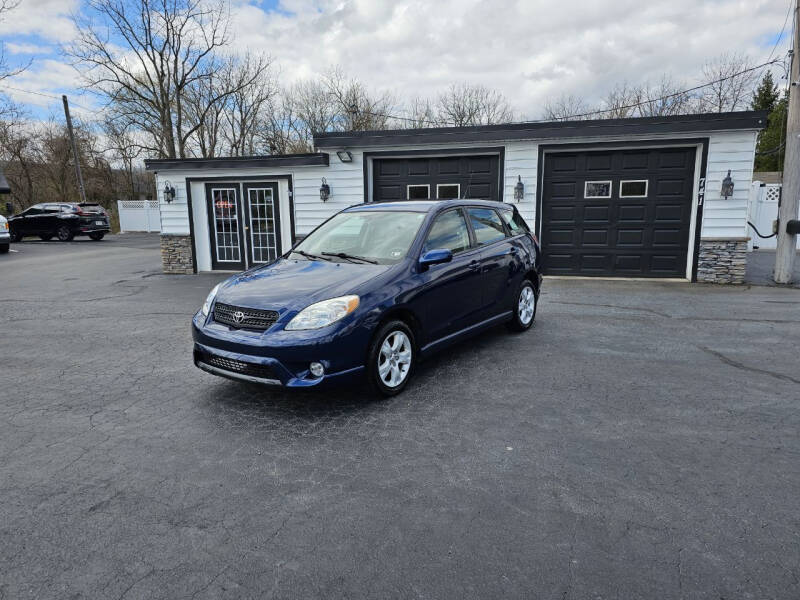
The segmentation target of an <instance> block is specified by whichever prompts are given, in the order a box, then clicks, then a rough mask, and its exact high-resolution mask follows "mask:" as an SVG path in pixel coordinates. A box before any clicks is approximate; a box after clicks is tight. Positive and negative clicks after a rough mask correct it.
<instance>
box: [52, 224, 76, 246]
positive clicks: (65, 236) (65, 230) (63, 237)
mask: <svg viewBox="0 0 800 600" xmlns="http://www.w3.org/2000/svg"><path fill="white" fill-rule="evenodd" d="M56 235H57V236H58V239H59V240H60V241H62V242H69V241H71V240H72V238H73V237H75V235H74V234H73V233H72V230H71V229H70V228H69V227H67V226H66V225H62V226H61V227H59V228H58V229H56Z"/></svg>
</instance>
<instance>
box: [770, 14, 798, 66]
mask: <svg viewBox="0 0 800 600" xmlns="http://www.w3.org/2000/svg"><path fill="white" fill-rule="evenodd" d="M793 7H794V0H789V8H788V9H787V10H786V18H785V19H784V20H783V27H781V32H780V33H779V34H778V39H777V40H775V45H774V46H773V47H772V52H770V53H769V58H768V59H767V61H770V60H772V55H773V54H775V49H776V48H777V47H778V44H780V43H781V38H782V37H783V32H784V31H786V23H788V22H789V15H790V14H792V8H793ZM792 31H794V22H792Z"/></svg>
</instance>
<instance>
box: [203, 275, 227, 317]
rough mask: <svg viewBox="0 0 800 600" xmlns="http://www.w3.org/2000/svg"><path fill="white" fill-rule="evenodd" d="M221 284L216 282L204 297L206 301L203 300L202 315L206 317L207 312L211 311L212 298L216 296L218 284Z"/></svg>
mask: <svg viewBox="0 0 800 600" xmlns="http://www.w3.org/2000/svg"><path fill="white" fill-rule="evenodd" d="M221 285H222V284H221V283H218V284H217V285H215V286H214V289H212V290H211V291H210V292H209V293H208V296H207V297H206V301H205V302H203V316H204V317H207V316H208V313H209V312H210V311H211V303H212V302H214V298H216V297H217V291H218V290H219V286H221Z"/></svg>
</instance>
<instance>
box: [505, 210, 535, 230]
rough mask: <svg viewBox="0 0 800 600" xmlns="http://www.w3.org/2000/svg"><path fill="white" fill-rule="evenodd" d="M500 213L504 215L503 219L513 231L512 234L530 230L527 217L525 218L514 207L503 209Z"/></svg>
mask: <svg viewBox="0 0 800 600" xmlns="http://www.w3.org/2000/svg"><path fill="white" fill-rule="evenodd" d="M500 215H501V216H502V217H503V221H505V224H506V226H507V227H508V229H509V231H510V232H511V235H520V234H523V233H525V232H527V231H530V229H529V228H528V224H527V223H526V222H525V219H523V218H522V216H520V214H519V213H518V212H517V211H515V210H514V209H513V208H512V209H503V210H501V211H500Z"/></svg>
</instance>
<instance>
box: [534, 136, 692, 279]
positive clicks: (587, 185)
mask: <svg viewBox="0 0 800 600" xmlns="http://www.w3.org/2000/svg"><path fill="white" fill-rule="evenodd" d="M694 163H695V149H694V148H669V149H667V148H660V149H645V150H614V151H604V152H574V153H563V154H562V153H558V154H547V155H546V156H545V161H544V179H543V187H542V227H541V234H542V235H541V241H542V249H543V252H544V269H545V272H546V273H548V274H551V275H596V276H620V277H685V276H686V258H687V256H688V250H689V225H690V220H691V212H692V188H693V185H692V184H693V179H694Z"/></svg>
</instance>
